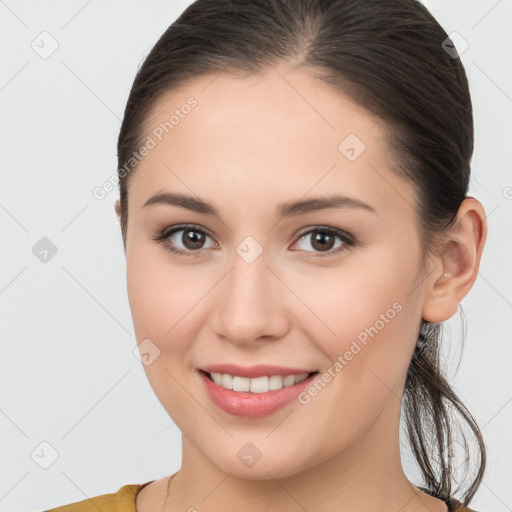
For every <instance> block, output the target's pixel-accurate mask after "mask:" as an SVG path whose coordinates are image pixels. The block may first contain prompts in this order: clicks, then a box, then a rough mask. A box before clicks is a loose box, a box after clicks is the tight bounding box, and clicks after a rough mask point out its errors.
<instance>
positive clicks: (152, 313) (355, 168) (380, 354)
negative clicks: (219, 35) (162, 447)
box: [115, 65, 487, 512]
mask: <svg viewBox="0 0 512 512" xmlns="http://www.w3.org/2000/svg"><path fill="white" fill-rule="evenodd" d="M191 96H194V97H195V98H196V99H197V100H198V105H197V107H196V108H195V109H193V110H192V111H191V113H190V114H188V116H186V117H185V118H184V119H181V120H180V123H179V124H178V125H176V126H175V127H174V129H173V130H172V132H170V133H169V134H168V135H166V136H165V137H164V138H163V140H162V141H161V142H160V143H159V144H158V145H157V146H156V147H155V148H154V149H152V150H151V151H150V152H149V154H148V155H147V156H146V157H145V158H144V159H143V160H142V161H141V162H140V163H139V165H138V167H137V169H136V171H134V174H133V176H132V177H131V182H130V185H129V205H128V218H129V222H128V230H127V243H126V247H125V250H126V259H127V287H128V296H129V302H130V307H131V312H132V316H133V322H134V328H135V332H136V338H137V341H138V343H140V342H141V341H142V340H144V339H146V338H149V339H150V340H151V341H152V343H154V344H155V345H156V346H158V348H159V350H160V356H159V357H157V358H156V359H155V360H154V361H153V362H152V363H151V364H150V365H148V366H145V367H144V369H145V371H146V374H147V377H148V379H149V382H150V384H151V386H152V388H153V390H154V391H155V393H156V395H157V397H158V398H159V400H160V402H161V403H162V405H163V407H164V408H165V410H166V411H167V412H168V414H169V416H170V417H171V418H172V420H173V421H174V422H175V423H176V425H177V426H178V427H179V428H180V430H181V432H182V440H183V444H182V446H183V451H182V466H181V469H180V471H179V473H178V474H177V475H176V476H175V477H174V478H173V479H172V481H171V485H170V488H169V499H168V500H167V501H166V496H167V484H168V483H169V478H162V479H160V480H157V481H155V482H153V483H152V484H150V485H148V486H147V487H146V488H145V489H143V490H142V491H141V492H140V493H139V495H138V497H137V508H138V510H139V511H142V512H145V511H149V510H153V511H154V510H169V511H175V510H176V511H177V510H188V509H189V508H190V507H195V508H196V509H198V510H201V511H208V512H214V511H221V510H222V511H226V510H235V509H240V508H243V510H246V511H253V510H267V511H280V512H288V511H290V512H291V511H298V510H304V509H306V510H309V511H316V510H322V511H323V512H330V511H337V512H339V511H350V512H358V511H367V510H377V509H378V510H380V511H384V512H385V511H388V510H389V511H393V512H396V511H398V510H400V511H401V512H412V511H426V510H429V511H436V512H441V511H445V510H447V507H446V504H445V503H444V502H442V501H441V500H438V499H435V498H432V497H430V496H428V495H427V494H425V493H423V492H421V491H420V490H419V489H418V488H416V487H414V486H413V485H412V484H411V483H410V482H409V481H408V480H407V477H406V476H405V474H404V472H403V469H402V466H401V463H400V453H399V444H398V440H399V438H398V432H399V415H400V403H401V396H402V393H403V388H404V385H405V378H406V375H407V369H408V366H409V363H410V360H411V358H412V354H413V351H414V346H415V343H416V340H417V336H418V333H419V329H420V327H421V322H422V319H425V320H428V321H431V322H442V321H444V320H447V319H449V318H450V317H452V316H453V315H454V314H455V313H456V312H457V308H458V306H459V304H460V302H461V300H462V299H463V298H464V296H465V295H466V294H467V293H468V292H469V290H470V289H471V287H472V285H473V283H474V281H475V279H476V276H477V273H478V266H479V263H480V258H481V254H482V249H483V246H484V243H485V238H486V232H487V227H486V221H485V212H484V210H483V208H482V206H481V204H480V203H479V202H478V201H477V200H476V199H474V198H467V199H465V200H464V201H463V203H462V204H461V206H460V209H459V214H458V220H459V222H458V224H457V227H456V229H454V230H453V231H452V232H450V233H447V234H446V237H445V239H444V245H442V246H441V248H440V250H439V251H437V252H436V253H435V254H432V255H431V256H429V258H428V267H427V268H425V267H424V266H423V261H422V256H423V255H422V251H421V246H420V238H419V232H418V227H417V219H416V211H415V194H414V189H413V187H412V185H411V184H410V183H409V182H407V181H405V180H404V179H402V178H399V177H398V176H397V175H396V174H394V173H393V172H392V170H391V168H392V165H393V162H392V161H391V159H390V156H389V155H390V153H389V151H388V149H387V148H386V145H385V144H384V135H385V126H384V124H383V123H379V122H378V120H377V119H376V118H375V117H373V116H372V115H371V114H369V113H368V112H366V111H365V110H362V109H361V108H360V107H359V106H357V105H356V104H355V103H353V102H352V101H351V100H350V99H349V98H348V97H346V96H344V95H343V94H341V93H340V92H338V91H335V90H333V89H331V88H329V87H328V86H326V85H324V84H322V83H321V82H319V81H318V80H317V79H315V78H314V77H312V76H311V75H309V74H308V73H306V72H305V71H303V70H302V71H301V70H298V69H294V68H292V67H290V66H285V65H282V66H280V67H278V68H275V69H270V70H269V71H268V72H267V73H265V74H264V76H257V77H251V78H246V79H242V78H240V77H234V76H231V75H227V74H222V75H219V76H217V77H216V78H215V79H213V77H211V76H209V77H207V76H203V77H200V78H197V79H195V80H194V81H191V82H189V83H187V85H186V86H184V87H182V88H181V89H179V90H177V91H172V92H171V93H166V94H165V96H163V97H162V98H160V100H159V101H158V103H157V104H156V106H155V108H154V109H153V111H152V113H151V115H150V116H149V118H148V120H147V124H146V126H145V127H144V129H145V133H148V134H149V133H151V129H153V128H154V127H155V126H157V125H158V123H159V122H163V121H165V120H167V119H168V118H169V115H170V112H171V111H172V110H173V109H175V108H179V107H180V105H182V104H183V103H184V102H185V101H186V100H187V99H188V98H189V97H191ZM351 133H352V134H356V135H357V137H359V139H360V140H362V141H364V144H365V145H366V149H365V151H364V152H363V153H362V154H361V155H360V156H359V157H358V158H357V159H356V160H355V161H349V160H348V159H347V158H346V157H345V156H344V155H343V154H342V153H341V152H340V151H339V150H338V145H339V144H340V142H341V141H342V140H344V139H345V137H346V136H347V135H348V134H351ZM164 189H165V190H167V191H170V192H176V193H182V194H187V195H191V196H194V197H200V198H201V199H203V200H204V201H206V202H208V203H210V204H212V205H214V206H215V208H216V209H217V210H218V212H219V215H218V216H212V215H210V216H209V215H205V214H200V213H196V212H192V211H189V210H186V209H184V208H180V207H177V206H172V205H165V204H156V205H151V206H146V207H143V204H144V202H145V201H147V200H148V199H149V198H150V197H151V196H153V195H154V194H156V193H157V192H161V191H162V190H164ZM334 192H337V193H343V195H346V196H350V197H353V198H357V199H359V200H360V201H363V202H365V203H367V204H369V205H371V206H372V207H373V208H374V209H375V211H376V213H373V212H369V211H366V210H364V209H357V208H354V209H349V208H330V209H326V210H323V211H317V212H310V213H305V214H303V215H300V216H295V217H290V218H285V219H283V220H281V221H279V222H277V223H276V208H277V205H278V204H280V203H282V202H285V201H292V200H297V199H309V198H311V197H317V196H325V195H330V194H332V193H334ZM115 208H116V213H117V215H118V217H119V215H120V208H119V203H118V202H117V203H116V205H115ZM182 223H189V224H194V225H196V226H198V227H200V228H202V229H204V230H205V231H206V232H207V234H208V235H209V236H207V237H206V239H205V242H204V246H203V247H204V249H202V250H201V249H199V254H198V255H197V254H196V255H194V256H192V257H186V256H179V255H175V254H172V253H171V252H169V251H168V250H167V249H166V248H165V247H164V246H163V245H162V244H160V243H158V242H156V241H155V240H152V237H154V236H156V235H157V234H159V233H160V232H161V231H162V230H164V229H165V228H167V227H169V226H173V225H177V224H182ZM318 226H323V227H324V228H325V227H330V228H338V229H341V230H343V231H346V232H347V233H349V234H350V235H352V236H353V237H354V238H355V239H356V241H357V244H356V245H355V246H353V247H350V246H347V245H345V247H344V249H343V250H342V251H340V252H336V250H337V248H338V247H339V246H340V244H342V242H341V241H340V240H339V239H338V238H336V245H335V246H333V245H331V246H328V248H329V247H332V248H331V249H329V250H330V253H331V254H330V255H329V256H325V257H321V256H317V257H315V255H318V254H320V255H321V254H325V253H323V252H322V251H321V250H319V249H318V248H317V246H315V245H314V243H313V241H314V239H313V235H312V234H311V232H310V230H312V229H314V228H316V227H318ZM308 232H309V235H307V234H306V233H308ZM182 234H183V232H179V233H178V234H177V235H174V236H173V238H172V241H173V242H174V244H175V246H177V247H179V248H181V249H182V250H188V251H191V252H193V251H194V249H193V246H192V248H190V247H191V246H190V244H189V245H188V246H186V245H184V244H183V240H182ZM302 234H306V236H305V237H304V238H301V236H302ZM210 235H211V236H210ZM247 236H252V237H253V238H254V239H255V240H256V241H257V243H258V244H259V245H260V246H261V248H262V250H263V252H262V253H261V254H260V255H259V257H258V258H257V259H256V260H255V261H254V262H252V263H247V262H246V261H245V260H244V259H243V258H242V257H240V256H239V254H238V253H237V252H236V248H237V246H239V244H240V243H241V242H242V241H243V240H244V239H245V238H246V237H247ZM196 252H197V250H196ZM394 303H399V304H400V305H401V310H400V312H399V313H396V315H395V316H394V318H393V319H392V320H390V321H389V322H387V323H386V324H385V327H384V328H381V329H380V330H379V332H378V334H377V335H374V337H373V338H370V339H369V342H368V343H367V345H366V346H364V348H362V350H360V351H359V352H358V353H357V355H355V356H354V357H353V359H352V360H350V361H349V362H348V364H346V366H344V368H343V370H342V371H340V372H338V373H337V374H336V376H335V378H333V379H332V380H331V381H330V382H329V383H328V384H327V385H326V386H325V388H324V389H322V391H321V392H320V393H318V395H317V396H315V397H313V398H311V400H310V402H309V403H307V404H305V405H304V404H301V403H299V402H297V401H293V402H292V403H291V404H289V405H287V406H286V407H285V408H283V409H281V410H279V411H277V412H276V413H274V414H271V415H269V416H267V417H264V418H259V419H244V418H239V417H237V416H233V415H229V414H227V413H225V412H223V411H222V410H220V409H219V408H217V406H216V405H215V404H213V403H212V402H211V400H210V399H209V397H208V395H207V394H206V392H205V391H204V389H203V386H202V382H201V381H200V379H199V377H198V375H197V372H196V371H195V370H196V368H198V367H201V366H205V365H207V364H212V363H221V362H237V363H238V364H241V365H253V364H258V363H270V364H277V365H283V366H297V367H299V368H317V369H318V370H319V371H320V373H321V374H322V372H325V371H327V370H328V368H329V367H331V366H332V365H333V362H334V361H336V358H337V357H338V355H343V354H344V353H345V352H346V351H347V350H348V349H349V348H350V346H351V343H352V341H353V340H354V339H356V337H357V335H358V334H359V333H361V332H362V331H364V329H365V328H366V327H369V326H373V325H375V323H376V321H377V320H378V319H379V318H381V317H380V315H381V314H385V313H386V311H387V310H389V309H390V308H391V307H392V305H393V304H394ZM248 442H251V443H253V444H254V445H255V446H256V447H257V448H258V450H259V451H260V452H261V454H262V456H261V459H260V460H259V461H258V462H257V463H256V464H255V465H254V466H252V467H246V466H245V465H244V464H242V463H241V462H240V460H239V459H238V457H237V452H238V451H239V450H240V449H241V448H242V447H243V446H244V445H245V444H246V443H248ZM240 504H243V507H241V506H239V505H240Z"/></svg>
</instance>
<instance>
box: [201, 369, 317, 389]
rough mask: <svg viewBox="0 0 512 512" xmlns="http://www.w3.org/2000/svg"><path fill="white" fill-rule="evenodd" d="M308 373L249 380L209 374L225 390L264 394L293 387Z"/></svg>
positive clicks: (234, 376) (220, 374)
mask: <svg viewBox="0 0 512 512" xmlns="http://www.w3.org/2000/svg"><path fill="white" fill-rule="evenodd" d="M308 375H309V373H301V374H300V375H287V376H286V377H282V376H281V375H271V376H269V377H266V376H265V377H255V378H253V379H249V378H247V377H239V376H238V375H229V374H228V373H213V372H212V373H210V376H211V378H212V379H213V382H215V384H217V385H218V386H222V387H223V388H225V389H232V390H233V391H246V392H247V391H250V392H251V393H266V392H267V391H275V390H276V389H281V388H283V387H287V386H293V385H294V384H298V383H299V382H302V381H303V380H305V379H307V378H308Z"/></svg>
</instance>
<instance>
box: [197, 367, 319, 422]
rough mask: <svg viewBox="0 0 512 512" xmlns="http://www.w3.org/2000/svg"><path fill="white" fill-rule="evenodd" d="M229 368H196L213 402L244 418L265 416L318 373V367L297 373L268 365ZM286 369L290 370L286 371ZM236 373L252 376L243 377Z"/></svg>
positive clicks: (290, 400)
mask: <svg viewBox="0 0 512 512" xmlns="http://www.w3.org/2000/svg"><path fill="white" fill-rule="evenodd" d="M232 368H233V367H232V366H231V367H230V369H229V372H230V373H227V371H228V369H227V366H226V365H224V366H222V372H221V371H212V368H211V367H210V368H209V370H210V371H208V370H206V369H198V371H197V373H198V375H199V378H200V380H201V381H202V383H203V384H202V385H203V386H204V389H205V391H206V394H207V395H208V397H209V398H210V400H211V402H212V403H213V404H214V405H216V406H217V407H218V408H219V409H220V410H222V411H224V412H226V413H228V414H230V415H233V416H238V417H242V418H246V419H256V418H262V417H264V416H269V415H271V414H273V413H274V412H276V411H278V410H279V409H282V408H284V407H286V406H287V405H290V404H291V403H292V402H293V401H294V400H295V399H297V397H299V395H300V394H301V393H303V392H304V391H305V390H306V389H307V388H308V386H310V385H311V384H312V382H313V380H314V379H315V378H316V376H317V375H318V374H319V371H318V370H314V371H301V370H299V371H298V372H297V371H296V369H283V368H281V369H277V370H276V367H269V366H265V367H253V368H251V369H248V368H245V371H244V369H243V368H242V369H240V367H237V368H238V369H237V370H235V371H233V369H232ZM262 368H264V370H263V369H262ZM271 368H273V369H271ZM215 369H217V370H218V369H220V368H219V367H215ZM290 370H292V371H293V372H294V373H289V371H290ZM262 372H263V374H262ZM239 373H245V375H247V374H248V373H250V374H252V375H254V374H256V376H254V377H247V376H244V375H239ZM267 373H268V374H267Z"/></svg>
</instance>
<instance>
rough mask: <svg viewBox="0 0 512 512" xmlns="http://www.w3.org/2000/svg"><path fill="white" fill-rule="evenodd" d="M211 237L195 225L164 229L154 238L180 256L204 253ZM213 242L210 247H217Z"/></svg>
mask: <svg viewBox="0 0 512 512" xmlns="http://www.w3.org/2000/svg"><path fill="white" fill-rule="evenodd" d="M208 238H209V239H210V240H211V237H210V236H209V235H208V234H207V233H206V232H205V231H203V230H202V229H199V228H197V227H195V226H173V227H172V228H167V229H164V231H162V232H161V233H160V235H158V236H157V237H155V238H153V240H156V241H157V242H159V243H161V244H162V245H163V246H164V247H165V249H167V250H168V251H170V252H172V253H174V254H178V255H180V256H198V255H200V254H201V253H202V250H203V249H206V248H208V246H206V247H205V242H206V240H207V239H208ZM216 246H217V245H216V243H215V242H213V243H212V244H211V245H210V247H216Z"/></svg>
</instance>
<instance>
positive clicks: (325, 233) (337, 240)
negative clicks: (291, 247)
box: [297, 227, 355, 256]
mask: <svg viewBox="0 0 512 512" xmlns="http://www.w3.org/2000/svg"><path fill="white" fill-rule="evenodd" d="M308 240H309V242H308ZM297 244H299V249H301V250H304V251H306V252H313V253H315V252H316V253H317V254H316V255H317V256H329V255H331V254H336V253H338V252H339V251H342V250H345V249H347V248H348V247H350V246H353V245H355V240H354V238H353V237H352V236H351V235H349V234H348V233H345V232H344V231H341V230H339V229H336V228H322V227H317V228H315V229H312V230H310V231H308V232H306V233H304V234H302V235H301V236H300V238H299V240H298V241H297ZM308 244H309V245H310V246H311V247H312V248H313V251H311V250H308V249H307V247H306V246H307V245H308ZM300 245H302V247H300ZM320 253H325V254H320Z"/></svg>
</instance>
